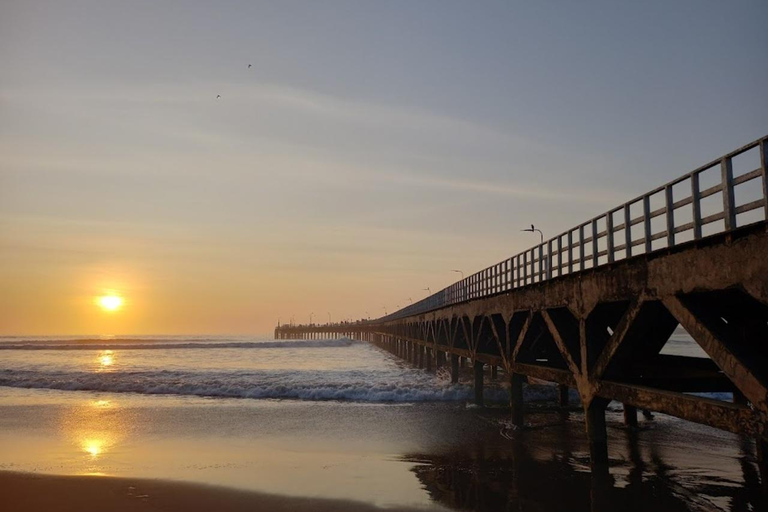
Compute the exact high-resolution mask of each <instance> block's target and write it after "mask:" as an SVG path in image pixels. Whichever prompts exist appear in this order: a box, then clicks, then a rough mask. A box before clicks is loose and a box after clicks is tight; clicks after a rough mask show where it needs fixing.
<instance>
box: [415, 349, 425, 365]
mask: <svg viewBox="0 0 768 512" xmlns="http://www.w3.org/2000/svg"><path fill="white" fill-rule="evenodd" d="M416 360H417V362H418V365H419V368H424V346H423V345H419V344H417V345H416Z"/></svg>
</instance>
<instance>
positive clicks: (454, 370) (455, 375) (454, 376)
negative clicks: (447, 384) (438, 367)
mask: <svg viewBox="0 0 768 512" xmlns="http://www.w3.org/2000/svg"><path fill="white" fill-rule="evenodd" d="M451 382H452V383H453V384H456V383H457V382H459V356H457V355H456V354H451Z"/></svg>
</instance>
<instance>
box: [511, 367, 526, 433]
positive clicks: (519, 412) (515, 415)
mask: <svg viewBox="0 0 768 512" xmlns="http://www.w3.org/2000/svg"><path fill="white" fill-rule="evenodd" d="M524 381H525V377H523V376H522V375H520V374H519V373H510V374H509V407H510V409H512V424H513V425H514V426H516V427H522V426H523V425H525V409H524V407H525V403H524V402H523V382H524Z"/></svg>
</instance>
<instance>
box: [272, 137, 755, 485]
mask: <svg viewBox="0 0 768 512" xmlns="http://www.w3.org/2000/svg"><path fill="white" fill-rule="evenodd" d="M767 146H768V137H764V138H762V139H759V140H757V141H754V142H752V143H750V144H747V145H745V146H743V147H741V148H739V149H737V150H736V151H733V152H731V153H729V154H727V155H724V156H723V157H721V158H719V159H717V160H715V161H713V162H710V163H708V164H706V165H704V166H702V167H700V168H698V169H696V170H694V171H692V172H689V173H687V174H685V175H684V176H681V177H679V178H677V179H675V180H674V181H671V182H669V183H667V184H666V185H663V186H661V187H659V188H657V189H655V190H652V191H650V192H648V193H646V194H643V195H641V196H639V197H637V198H635V199H633V200H631V201H629V202H627V203H624V204H622V205H619V206H617V207H616V208H614V209H612V210H610V211H608V212H606V213H604V214H602V215H600V216H597V217H595V218H593V219H591V220H589V221H587V222H584V223H582V224H579V225H578V226H576V227H574V228H572V229H569V230H568V231H566V232H564V233H562V234H560V235H558V236H556V237H554V238H552V239H551V240H548V241H545V242H544V243H542V244H540V245H537V246H535V247H533V248H531V249H528V250H526V251H524V252H522V253H520V254H517V255H515V256H512V257H510V258H508V259H505V260H504V261H501V262H499V263H497V264H495V265H493V266H490V267H488V268H486V269H484V270H481V271H479V272H477V273H475V274H473V275H471V276H468V277H467V278H465V279H462V280H461V281H458V282H456V283H454V284H452V285H450V286H448V287H447V288H445V289H443V290H440V291H439V292H437V293H435V294H433V295H431V296H429V297H427V298H425V299H423V300H421V301H419V302H417V303H414V304H412V305H409V306H408V307H406V308H403V309H401V310H399V311H395V312H393V313H392V314H389V315H387V316H384V317H382V318H377V319H375V320H360V321H357V322H354V323H345V324H326V325H280V326H278V327H277V328H276V329H275V337H276V338H279V339H284V338H303V339H312V338H323V337H338V336H350V337H354V338H356V339H361V340H366V341H369V342H371V343H374V344H376V345H377V346H379V347H382V348H384V349H386V350H389V351H390V352H392V353H394V354H396V355H397V356H399V357H402V358H404V359H406V360H408V361H411V362H412V363H413V364H414V365H416V366H418V367H420V368H425V369H426V370H428V371H432V370H434V369H435V368H437V367H440V366H443V365H446V366H448V365H450V368H451V375H452V378H453V380H454V381H458V379H459V368H460V365H461V364H462V363H463V362H465V363H466V362H469V363H470V364H471V365H472V366H473V368H474V379H473V381H474V386H475V397H476V401H477V403H478V404H482V403H483V386H484V379H485V378H486V377H487V373H490V374H491V377H492V378H497V377H498V378H502V377H503V378H505V379H506V380H507V381H508V382H509V387H510V406H511V410H512V419H513V422H514V423H515V424H517V425H520V426H523V425H524V419H525V414H524V407H525V405H524V403H523V393H522V390H523V385H524V384H525V382H526V381H527V380H528V379H540V380H544V381H549V382H553V383H557V384H558V385H559V387H560V391H561V393H560V397H561V402H563V403H567V399H568V393H567V391H568V388H573V389H576V390H577V391H578V394H579V397H580V399H581V405H582V407H583V408H584V411H585V421H586V431H587V435H588V436H589V441H590V450H591V458H592V463H593V468H607V461H608V448H607V434H606V423H605V410H606V407H607V405H608V403H609V402H610V401H612V400H615V401H619V402H622V403H623V404H624V411H625V422H626V423H627V424H628V425H629V426H634V425H636V423H637V409H644V410H650V411H657V412H660V413H664V414H669V415H672V416H676V417H679V418H683V419H686V420H689V421H693V422H697V423H702V424H705V425H710V426H712V427H716V428H720V429H724V430H728V431H731V432H735V433H738V434H742V435H746V436H750V437H752V438H754V439H755V440H756V445H757V453H758V460H759V465H760V468H761V472H762V474H763V482H766V478H767V477H768V476H767V475H768V222H766V221H767V220H768V176H766V167H768V147H767ZM679 326H680V327H682V328H683V329H685V331H686V332H687V333H688V334H689V335H690V336H691V337H692V338H693V339H694V340H695V341H696V342H697V343H698V344H699V345H700V346H701V348H702V349H703V351H704V352H705V353H706V354H707V356H708V357H690V356H682V355H674V354H670V353H668V352H665V351H664V350H663V349H664V346H665V344H666V343H667V342H668V341H669V340H670V337H671V336H672V335H673V333H674V332H675V330H676V329H678V328H679ZM713 396H715V397H721V396H727V397H731V396H732V397H733V398H732V399H729V400H721V399H715V398H712V397H713Z"/></svg>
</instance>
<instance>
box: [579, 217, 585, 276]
mask: <svg viewBox="0 0 768 512" xmlns="http://www.w3.org/2000/svg"><path fill="white" fill-rule="evenodd" d="M582 270H584V224H582V225H581V226H579V271H582Z"/></svg>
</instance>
